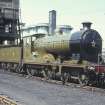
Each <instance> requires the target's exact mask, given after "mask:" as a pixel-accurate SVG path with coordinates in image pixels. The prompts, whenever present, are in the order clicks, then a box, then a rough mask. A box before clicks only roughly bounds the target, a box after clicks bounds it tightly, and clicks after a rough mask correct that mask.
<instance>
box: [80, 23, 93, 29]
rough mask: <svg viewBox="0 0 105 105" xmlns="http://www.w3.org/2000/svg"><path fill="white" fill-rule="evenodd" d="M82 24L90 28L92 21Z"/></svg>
mask: <svg viewBox="0 0 105 105" xmlns="http://www.w3.org/2000/svg"><path fill="white" fill-rule="evenodd" d="M82 24H83V27H84V28H85V27H86V28H87V29H90V28H91V24H92V22H83V23H82Z"/></svg>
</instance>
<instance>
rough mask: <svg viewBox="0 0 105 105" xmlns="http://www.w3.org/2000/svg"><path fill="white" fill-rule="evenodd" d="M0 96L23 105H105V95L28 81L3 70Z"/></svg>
mask: <svg viewBox="0 0 105 105" xmlns="http://www.w3.org/2000/svg"><path fill="white" fill-rule="evenodd" d="M0 94H4V95H6V96H8V97H10V98H12V99H13V100H15V101H18V102H19V103H21V104H23V105H105V94H102V93H99V92H91V91H86V90H84V89H80V88H73V87H67V86H63V85H57V84H50V83H46V82H43V81H39V80H34V79H27V78H24V77H20V76H16V75H15V74H13V73H7V72H3V71H1V70H0Z"/></svg>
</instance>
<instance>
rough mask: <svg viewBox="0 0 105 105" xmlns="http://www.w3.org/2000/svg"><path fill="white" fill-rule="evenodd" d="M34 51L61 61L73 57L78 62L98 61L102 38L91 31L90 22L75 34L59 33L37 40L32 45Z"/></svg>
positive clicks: (85, 23)
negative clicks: (39, 50) (42, 51)
mask: <svg viewBox="0 0 105 105" xmlns="http://www.w3.org/2000/svg"><path fill="white" fill-rule="evenodd" d="M34 47H35V50H36V51H37V50H38V49H42V50H44V51H46V52H47V53H51V54H53V55H54V57H55V58H56V57H57V56H59V57H61V59H62V60H65V59H68V58H69V59H70V58H72V59H73V57H74V58H77V59H78V60H87V61H90V62H97V61H98V54H99V53H101V50H102V38H101V36H100V34H99V33H98V32H97V31H96V30H93V29H91V23H90V22H84V23H83V29H81V30H80V31H77V32H72V29H71V32H70V33H64V34H63V32H62V30H59V33H57V34H53V35H50V36H48V35H46V36H45V37H42V38H38V39H37V40H35V43H34Z"/></svg>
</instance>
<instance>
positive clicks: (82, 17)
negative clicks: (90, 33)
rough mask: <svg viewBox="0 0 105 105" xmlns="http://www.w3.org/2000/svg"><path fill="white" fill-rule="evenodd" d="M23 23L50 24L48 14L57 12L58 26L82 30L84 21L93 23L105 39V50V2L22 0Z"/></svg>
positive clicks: (89, 0) (102, 0)
mask: <svg viewBox="0 0 105 105" xmlns="http://www.w3.org/2000/svg"><path fill="white" fill-rule="evenodd" d="M20 10H21V21H22V22H24V23H26V24H27V25H35V24H38V23H48V16H49V14H48V12H49V11H50V10H56V11H57V25H71V26H72V27H73V28H74V29H76V30H79V29H80V28H82V25H81V23H82V22H84V21H90V22H92V23H93V24H92V28H93V29H95V30H97V31H98V32H99V33H100V34H101V36H102V38H103V48H105V0H20Z"/></svg>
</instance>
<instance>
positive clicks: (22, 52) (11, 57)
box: [0, 17, 105, 85]
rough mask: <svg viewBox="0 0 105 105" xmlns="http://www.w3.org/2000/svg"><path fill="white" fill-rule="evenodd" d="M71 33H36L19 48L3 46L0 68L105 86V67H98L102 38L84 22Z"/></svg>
mask: <svg viewBox="0 0 105 105" xmlns="http://www.w3.org/2000/svg"><path fill="white" fill-rule="evenodd" d="M53 18H54V17H53ZM50 25H53V24H50ZM38 27H40V26H38ZM52 27H53V26H52ZM44 28H45V27H44ZM53 28H54V27H53ZM66 29H67V28H66ZM68 29H69V32H68V31H67V30H66V32H65V33H64V30H65V28H61V29H60V30H59V31H58V32H55V33H54V32H53V30H51V33H50V34H43V33H35V34H33V35H30V36H25V37H23V38H22V40H21V42H20V43H18V42H17V44H16V45H6V46H4V45H1V46H0V66H1V68H2V69H5V70H10V71H15V72H19V73H27V74H28V75H30V76H34V75H35V76H40V77H45V78H46V79H60V80H62V82H63V83H65V82H66V81H72V80H75V81H78V82H79V83H81V84H85V85H87V84H105V66H103V65H102V64H99V61H100V60H102V59H101V57H100V56H99V54H101V51H102V38H101V36H100V34H99V33H98V32H97V31H96V30H93V29H91V23H90V22H84V23H83V28H82V29H81V30H79V31H76V32H73V31H72V28H71V27H69V28H68Z"/></svg>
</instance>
